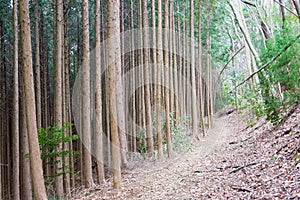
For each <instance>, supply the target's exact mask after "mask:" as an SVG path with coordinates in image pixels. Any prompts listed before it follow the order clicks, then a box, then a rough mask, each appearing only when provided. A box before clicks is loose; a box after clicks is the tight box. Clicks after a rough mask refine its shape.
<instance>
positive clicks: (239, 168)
mask: <svg viewBox="0 0 300 200" xmlns="http://www.w3.org/2000/svg"><path fill="white" fill-rule="evenodd" d="M258 163H259V162H252V163H249V164H246V165H242V166H238V167H237V168H236V169H234V170H232V171H231V172H229V174H233V173H236V172H238V171H240V170H242V169H244V168H246V167H249V166H253V165H257V164H258Z"/></svg>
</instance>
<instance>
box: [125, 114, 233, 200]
mask: <svg viewBox="0 0 300 200" xmlns="http://www.w3.org/2000/svg"><path fill="white" fill-rule="evenodd" d="M236 120H237V119H236V118H235V117H233V116H232V117H229V116H225V117H221V118H216V119H215V120H214V126H213V128H212V129H210V130H209V131H208V134H207V136H206V137H205V138H204V139H203V140H202V141H200V143H199V144H198V145H197V147H194V148H193V151H192V152H189V153H186V154H185V155H180V156H178V157H176V158H173V159H171V160H170V159H169V160H165V162H164V164H163V165H161V162H160V163H157V164H154V165H152V166H150V167H148V168H146V169H145V168H142V169H140V170H135V171H133V172H129V173H128V175H126V176H127V177H128V178H126V180H125V182H124V183H123V185H124V189H125V188H128V189H130V190H127V191H126V193H125V194H123V195H124V196H123V195H121V198H128V199H186V198H197V194H199V190H201V182H198V181H200V179H199V178H200V177H199V176H198V175H197V168H198V167H199V166H200V165H201V164H202V163H203V161H204V159H205V157H206V156H207V155H208V154H212V153H213V152H214V150H215V149H218V148H220V146H221V145H223V144H225V143H226V144H228V139H229V137H230V135H231V134H233V133H234V132H235V131H236V127H235V126H236ZM195 178H196V179H195ZM125 190H126V189H125Z"/></svg>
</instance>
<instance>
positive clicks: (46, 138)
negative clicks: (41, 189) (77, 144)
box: [38, 123, 79, 186]
mask: <svg viewBox="0 0 300 200" xmlns="http://www.w3.org/2000/svg"><path fill="white" fill-rule="evenodd" d="M72 126H73V124H72V123H65V124H64V125H63V127H58V126H48V127H46V128H39V130H38V138H39V144H40V149H41V158H42V159H43V161H44V162H45V163H46V165H54V166H55V165H57V164H58V161H57V158H59V157H61V158H62V159H61V160H62V162H63V163H62V166H63V167H62V168H61V169H60V172H59V173H54V174H52V175H50V176H46V177H45V182H46V186H50V185H52V184H53V183H54V180H55V177H57V176H59V175H62V174H66V173H70V172H72V171H73V170H74V169H71V167H70V166H66V165H65V163H64V157H66V156H71V155H77V154H79V152H78V151H73V150H63V149H60V148H59V147H60V146H61V145H63V144H64V145H66V144H70V143H71V142H72V141H75V140H77V139H78V136H77V135H70V134H69V133H70V131H71V128H72Z"/></svg>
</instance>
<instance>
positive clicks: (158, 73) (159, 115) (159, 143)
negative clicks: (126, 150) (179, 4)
mask: <svg viewBox="0 0 300 200" xmlns="http://www.w3.org/2000/svg"><path fill="white" fill-rule="evenodd" d="M157 9H158V12H157V18H158V26H157V61H156V62H157V66H156V67H157V69H156V108H157V109H156V115H157V117H156V118H157V120H156V121H157V123H156V134H157V150H158V158H159V159H161V158H162V157H163V147H162V123H161V120H162V111H161V108H162V107H163V103H162V98H161V96H162V91H161V90H162V87H161V85H162V83H161V82H162V81H161V71H162V69H163V67H164V66H163V50H162V49H163V44H162V37H163V36H162V0H158V4H157Z"/></svg>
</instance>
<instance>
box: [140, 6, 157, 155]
mask: <svg viewBox="0 0 300 200" xmlns="http://www.w3.org/2000/svg"><path fill="white" fill-rule="evenodd" d="M142 13H143V14H142V17H143V46H144V48H143V58H144V63H143V67H144V80H145V85H144V89H145V111H146V112H145V114H146V135H147V147H148V154H149V156H152V154H153V152H154V147H153V133H152V117H151V101H150V98H151V96H150V84H149V83H150V75H149V73H150V72H149V56H150V55H149V49H148V48H147V47H148V46H149V33H148V27H149V24H148V14H147V2H146V1H142Z"/></svg>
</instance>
